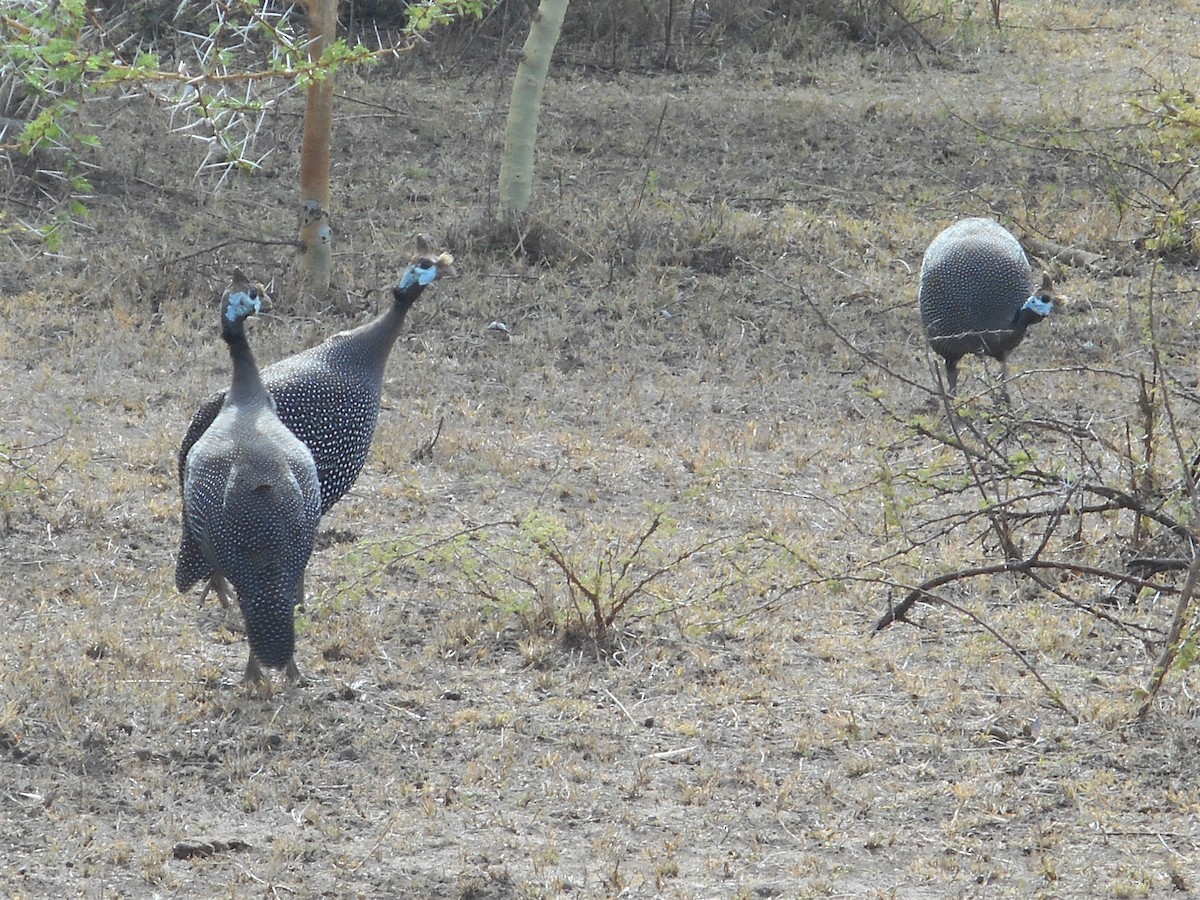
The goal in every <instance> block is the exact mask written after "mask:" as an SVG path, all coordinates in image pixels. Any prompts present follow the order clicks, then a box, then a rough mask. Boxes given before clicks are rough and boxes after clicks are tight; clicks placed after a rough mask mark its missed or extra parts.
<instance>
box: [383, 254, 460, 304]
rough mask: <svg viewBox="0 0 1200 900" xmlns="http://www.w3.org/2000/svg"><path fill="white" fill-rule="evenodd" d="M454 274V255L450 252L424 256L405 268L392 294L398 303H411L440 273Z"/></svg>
mask: <svg viewBox="0 0 1200 900" xmlns="http://www.w3.org/2000/svg"><path fill="white" fill-rule="evenodd" d="M453 274H454V257H453V256H451V255H450V254H449V253H442V254H440V255H439V256H436V257H429V256H422V257H420V258H419V259H416V260H414V261H413V262H412V263H411V264H410V265H409V267H408V268H407V269H405V270H404V274H403V275H401V276H400V280H399V281H397V282H396V286H395V287H394V288H392V296H393V297H394V298H395V300H396V302H397V303H402V304H405V305H411V304H412V303H414V302H416V299H417V298H418V297H419V296H421V292H422V291H423V290H425V287H426V285H429V284H432V283H433V280H434V279H435V278H437V277H438V276H439V275H453Z"/></svg>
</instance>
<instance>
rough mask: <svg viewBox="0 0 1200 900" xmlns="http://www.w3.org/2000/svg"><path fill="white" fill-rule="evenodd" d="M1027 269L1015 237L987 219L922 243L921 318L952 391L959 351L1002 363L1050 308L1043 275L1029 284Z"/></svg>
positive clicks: (957, 226) (971, 221) (953, 228)
mask: <svg viewBox="0 0 1200 900" xmlns="http://www.w3.org/2000/svg"><path fill="white" fill-rule="evenodd" d="M1031 272H1032V270H1031V269H1030V266H1029V260H1028V259H1027V258H1026V257H1025V251H1024V250H1022V249H1021V244H1020V242H1018V241H1017V239H1016V238H1015V237H1013V236H1012V234H1010V233H1009V232H1008V231H1007V230H1006V229H1005V228H1004V227H1003V226H1001V225H1000V224H999V223H998V222H994V221H992V220H991V219H962V220H960V221H958V222H955V223H954V224H953V225H951V226H950V227H949V228H947V229H946V230H945V231H943V232H942V233H941V234H939V235H938V236H937V237H936V238H934V239H933V243H931V244H930V245H929V248H928V249H927V250H926V251H925V258H924V259H923V260H922V262H921V288H920V305H921V321H922V323H923V324H924V326H925V334H926V336H927V337H928V338H929V344H930V346H931V347H932V348H933V349H934V351H936V352H937V353H938V354H940V355H941V356H942V357H943V358H944V359H945V360H946V382H947V387H948V388H949V390H950V392H951V393H954V389H955V386H956V385H957V384H958V361H959V360H960V359H962V358H963V357H964V356H966V355H967V354H968V353H978V354H982V355H984V356H990V357H992V358H993V359H997V360H999V361H1000V364H1001V366H1002V367H1003V366H1004V365H1005V361H1006V359H1007V357H1008V354H1009V353H1011V352H1012V351H1013V349H1014V348H1015V347H1016V346H1017V345H1018V344H1019V343H1021V340H1022V339H1023V338H1024V337H1025V330H1026V329H1027V328H1028V327H1029V326H1030V325H1033V324H1035V323H1037V322H1040V321H1041V320H1042V319H1044V318H1046V316H1048V315H1050V313H1051V312H1053V310H1054V298H1053V293H1052V290H1051V285H1050V279H1049V277H1048V276H1044V277H1043V280H1042V288H1041V290H1039V291H1037V292H1031V287H1032V284H1031V280H1030V279H1031ZM1006 374H1007V370H1006Z"/></svg>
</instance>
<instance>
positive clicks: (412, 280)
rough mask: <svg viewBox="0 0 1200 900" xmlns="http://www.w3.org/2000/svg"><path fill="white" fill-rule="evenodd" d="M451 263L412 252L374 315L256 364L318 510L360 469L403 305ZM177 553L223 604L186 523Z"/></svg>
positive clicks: (186, 445) (216, 403) (208, 407)
mask: <svg viewBox="0 0 1200 900" xmlns="http://www.w3.org/2000/svg"><path fill="white" fill-rule="evenodd" d="M453 263H454V259H453V257H452V256H450V254H448V253H443V254H441V255H440V256H437V257H429V256H421V257H419V258H417V259H416V260H414V261H413V262H412V264H411V265H409V266H408V268H406V269H405V270H404V274H403V275H401V277H400V280H399V281H398V282H397V283H396V285H395V286H394V287H393V288H392V303H391V305H390V306H389V307H388V309H387V310H386V311H385V312H383V313H382V314H381V315H379V316H378V317H377V318H376V319H374V320H373V321H371V322H368V323H367V324H365V325H362V326H360V327H358V328H355V329H352V330H350V331H343V332H340V333H338V334H335V335H333V336H332V337H331V338H329V339H328V340H326V341H325V342H324V343H321V344H318V345H317V346H315V347H312V348H310V349H308V350H305V351H303V352H301V353H297V354H296V355H295V356H290V357H287V358H286V359H282V360H280V361H279V362H277V363H274V364H273V365H270V366H268V367H267V368H265V369H264V370H263V372H262V381H263V384H264V386H265V387H266V390H267V392H268V393H269V394H270V395H271V397H272V399H273V400H274V402H275V409H276V412H277V413H278V415H279V418H280V420H281V421H282V422H283V424H284V425H286V426H287V427H288V428H289V429H290V430H291V431H292V433H293V434H295V436H296V437H298V438H299V439H300V440H301V441H302V442H303V443H304V445H305V446H306V447H308V449H309V451H310V452H311V453H312V456H313V461H314V462H315V463H316V467H317V477H318V479H319V480H320V483H321V514H322V515H324V513H326V512H327V511H328V510H329V509H330V507H332V506H333V505H334V504H335V503H337V501H338V500H340V499H341V498H342V496H343V495H344V494H345V493H346V492H347V491H348V490H350V488H351V486H353V484H354V482H355V480H356V479H357V478H358V475H359V472H360V471H362V467H363V463H364V462H365V461H366V458H367V451H368V450H370V447H371V440H372V438H373V437H374V435H375V425H376V422H377V421H378V419H379V404H380V397H381V394H382V392H383V375H384V371H385V369H386V366H387V361H388V356H389V355H390V353H391V350H392V346H393V345H394V344H395V343H396V339H397V338H398V337H399V336H400V332H401V329H402V328H403V326H404V320H405V317H406V316H407V314H408V311H409V309H410V308H411V307H412V305H413V304H414V303H416V302H417V299H418V298H419V297H420V296H421V294H422V293H423V292H424V290H425V288H426V287H427V286H428V285H430V284H432V283H433V281H434V280H435V279H436V278H438V276H439V275H445V274H452V273H453V272H454V267H453ZM224 397H225V394H224V392H220V391H219V392H217V393H216V394H213V395H212V396H211V397H209V398H208V399H207V400H205V401H204V403H203V405H202V406H201V407H200V409H199V410H197V412H196V414H195V415H194V416H193V417H192V421H191V425H190V426H189V427H188V430H187V434H186V435H185V436H184V438H183V444H182V446H181V447H180V450H179V474H180V478H181V480H182V478H183V469H184V461H185V460H186V459H187V456H188V453H189V451H190V450H191V448H192V446H193V445H194V444H195V443H196V442H197V441H198V440H199V439H200V438H201V436H202V435H204V434H205V433H206V432H207V430H208V429H209V428H210V427H211V425H212V422H213V420H214V419H215V418H216V415H217V413H218V411H219V410H220V408H221V404H222V402H224ZM180 556H181V563H180V565H181V566H186V567H187V571H188V574H189V576H194V577H191V579H190V581H189V584H194V583H195V582H196V581H199V580H200V579H201V578H204V577H208V579H209V581H208V585H207V586H206V587H205V591H204V593H205V595H207V593H208V591H209V589H215V590H216V593H217V598H218V599H219V600H220V601H221V605H222V606H225V607H227V608H228V606H229V601H230V599H231V598H230V596H229V588H228V585H227V584H225V583H224V581H223V580H222V578H221V575H220V573H219V572H214V571H212V570H211V568H209V566H208V564H207V562H206V560H205V559H204V557H203V556H202V555H201V554H199V553H197V552H196V548H195V547H189V546H188V536H187V532H186V529H185V531H184V537H183V546H182V549H181V554H180ZM201 600H203V597H201Z"/></svg>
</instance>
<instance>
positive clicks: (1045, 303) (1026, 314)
mask: <svg viewBox="0 0 1200 900" xmlns="http://www.w3.org/2000/svg"><path fill="white" fill-rule="evenodd" d="M1052 312H1054V285H1053V284H1051V282H1050V276H1049V275H1047V274H1044V273H1043V274H1042V286H1041V287H1040V288H1039V289H1038V291H1037V293H1035V294H1033V295H1032V296H1031V297H1030V298H1029V299H1028V300H1026V301H1025V302H1024V303H1023V304H1022V305H1021V308H1020V309H1019V310H1017V316H1016V319H1014V320H1013V328H1014V329H1019V330H1020V331H1024V330H1025V329H1026V328H1028V327H1029V326H1030V325H1034V324H1036V323H1038V322H1040V321H1042V319H1044V318H1046V316H1048V315H1050V313H1052Z"/></svg>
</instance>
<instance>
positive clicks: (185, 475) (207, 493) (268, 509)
mask: <svg viewBox="0 0 1200 900" xmlns="http://www.w3.org/2000/svg"><path fill="white" fill-rule="evenodd" d="M261 305H262V291H261V289H260V288H258V287H255V286H251V285H250V283H249V282H248V281H247V280H246V277H245V276H244V275H243V274H242V273H241V272H240V271H235V272H234V275H233V280H232V283H231V284H230V286H229V289H228V290H226V291H225V294H224V297H223V298H222V301H221V337H222V338H223V339H224V341H225V343H226V344H227V345H228V348H229V358H230V361H231V362H232V364H233V379H232V382H231V384H230V386H229V388H228V390H226V391H225V392H224V394H223V397H222V400H221V405H220V407H219V408H218V410H217V413H216V415H215V416H213V419H212V421H211V422H210V423H209V426H208V427H207V428H206V429H205V430H204V433H203V434H201V435H200V436H199V437H198V438H197V440H196V441H195V442H194V443H193V444H192V445H191V446H190V447H189V448H188V451H187V453H186V454H184V456H183V457H182V459H181V460H180V466H181V480H182V488H183V543H182V548H181V553H180V559H179V563H178V565H177V567H176V570H175V583H176V586H177V587H178V588H179V590H180V591H181V592H182V591H187V590H188V589H189V588H191V586H192V585H193V584H195V583H196V581H198V580H199V579H200V578H201V577H203V576H204V575H208V574H210V573H211V574H212V575H214V576H216V577H217V578H219V579H220V581H221V583H222V584H223V585H225V586H226V589H227V588H228V585H229V584H232V586H233V589H234V590H235V591H236V592H237V599H238V604H239V605H240V606H241V609H242V616H243V617H244V619H245V621H246V636H247V638H248V640H249V644H250V659H249V661H248V662H247V664H246V680H247V681H248V682H253V683H256V684H259V685H263V686H266V685H267V684H268V682H267V678H266V675H265V673H264V672H263V669H262V667H263V666H267V667H269V668H273V669H283V670H284V672H285V674H286V676H287V678H288V679H289V680H292V681H299V680H300V672H299V670H298V668H297V666H296V661H295V643H296V642H295V608H296V606H297V605H298V604H299V603H301V602H302V601H303V599H304V598H303V594H304V569H305V567H306V566H307V565H308V558H309V556H310V555H311V554H312V547H313V540H314V538H315V537H316V533H317V523H318V521H319V520H320V518H321V484H320V481H319V480H318V478H317V467H316V464H315V463H314V462H313V457H312V454H311V453H310V452H309V450H308V448H307V447H306V446H304V444H303V443H301V441H300V440H299V439H298V438H297V437H296V436H295V435H294V434H292V432H291V431H289V430H288V429H287V428H286V427H285V426H284V424H283V423H282V422H281V421H280V420H279V417H278V416H277V415H276V413H275V404H274V402H273V401H272V400H271V395H270V394H268V393H267V390H266V387H265V386H264V385H263V381H262V378H261V376H260V374H259V371H258V366H257V364H256V363H255V361H254V354H253V353H252V352H251V350H250V343H249V341H248V340H247V338H246V324H245V323H246V319H248V318H249V317H250V316H252V315H256V314H257V313H259V312H260V310H261ZM188 553H198V554H199V558H200V560H202V562H203V566H198V565H196V563H195V560H193V559H191V558H190V557H189V556H188V555H187V554H188Z"/></svg>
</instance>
